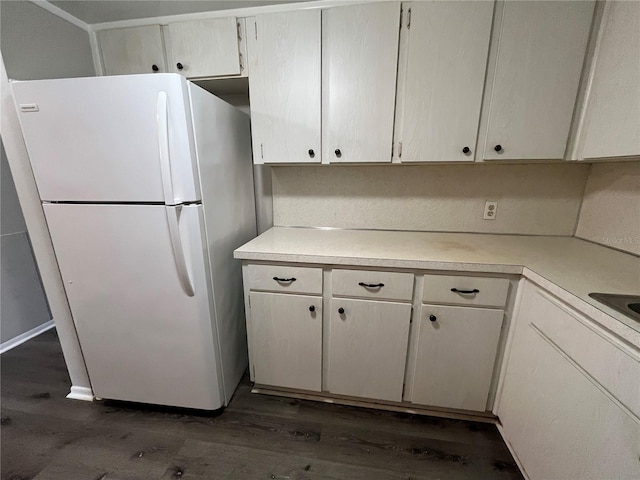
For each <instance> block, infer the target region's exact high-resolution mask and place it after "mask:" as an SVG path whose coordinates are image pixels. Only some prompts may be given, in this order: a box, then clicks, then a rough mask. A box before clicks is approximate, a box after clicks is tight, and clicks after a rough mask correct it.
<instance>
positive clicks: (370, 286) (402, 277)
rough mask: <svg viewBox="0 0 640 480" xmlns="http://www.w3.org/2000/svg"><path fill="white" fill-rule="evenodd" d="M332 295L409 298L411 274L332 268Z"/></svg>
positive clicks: (411, 285)
mask: <svg viewBox="0 0 640 480" xmlns="http://www.w3.org/2000/svg"><path fill="white" fill-rule="evenodd" d="M331 290H332V293H333V295H338V296H345V297H365V298H381V299H388V300H411V298H412V297H413V274H412V273H398V272H372V271H369V270H334V271H333V272H332V273H331Z"/></svg>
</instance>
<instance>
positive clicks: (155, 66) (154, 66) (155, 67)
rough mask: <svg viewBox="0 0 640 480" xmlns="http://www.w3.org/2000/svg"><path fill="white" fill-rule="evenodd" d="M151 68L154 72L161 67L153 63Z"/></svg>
mask: <svg viewBox="0 0 640 480" xmlns="http://www.w3.org/2000/svg"><path fill="white" fill-rule="evenodd" d="M151 70H153V71H154V72H157V71H158V70H160V69H159V68H158V65H156V64H153V65H151Z"/></svg>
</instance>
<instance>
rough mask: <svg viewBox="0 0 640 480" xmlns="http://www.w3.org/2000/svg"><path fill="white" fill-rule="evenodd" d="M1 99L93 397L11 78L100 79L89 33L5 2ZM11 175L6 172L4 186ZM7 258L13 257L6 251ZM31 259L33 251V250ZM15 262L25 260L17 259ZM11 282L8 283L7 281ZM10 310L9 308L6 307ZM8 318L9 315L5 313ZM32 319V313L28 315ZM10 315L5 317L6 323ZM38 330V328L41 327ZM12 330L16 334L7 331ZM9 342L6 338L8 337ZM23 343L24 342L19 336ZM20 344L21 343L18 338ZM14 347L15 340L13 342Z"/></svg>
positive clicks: (82, 379)
mask: <svg viewBox="0 0 640 480" xmlns="http://www.w3.org/2000/svg"><path fill="white" fill-rule="evenodd" d="M0 30H1V31H0V50H1V53H2V55H1V58H0V67H1V70H2V71H1V78H0V80H1V82H2V88H0V98H1V103H2V122H1V123H0V125H1V127H0V131H1V132H2V139H3V142H4V147H5V149H6V153H7V160H8V163H9V165H10V166H11V172H12V174H13V179H14V180H15V184H16V185H18V186H19V189H18V192H17V193H18V198H19V199H20V204H21V206H22V211H23V212H24V217H25V223H26V224H27V227H28V229H29V234H30V238H31V241H32V245H33V252H34V253H35V257H36V258H37V259H38V264H39V267H40V273H41V276H42V283H43V284H44V287H45V289H46V291H47V294H48V296H49V298H48V300H49V305H50V307H51V312H52V313H53V315H54V317H55V322H56V327H57V330H58V337H59V339H60V343H61V345H62V351H63V354H64V357H65V361H66V363H67V368H68V371H69V376H70V377H71V382H72V384H73V386H72V388H71V396H72V397H73V398H83V399H88V398H91V388H90V387H91V385H90V382H89V377H88V375H87V371H86V367H85V364H84V359H83V357H82V352H81V350H80V345H79V343H78V339H77V334H76V331H75V326H74V325H73V320H72V318H71V312H70V311H69V305H68V302H67V300H66V296H65V294H64V286H63V284H62V279H61V278H60V273H59V270H58V268H57V262H56V259H55V255H54V253H53V247H52V245H51V240H50V238H49V234H48V230H47V227H46V222H45V219H44V214H43V212H42V206H41V205H40V202H39V200H38V195H37V190H36V187H35V181H34V179H33V173H32V172H31V168H30V165H29V159H28V156H27V152H26V149H25V145H24V140H23V138H22V133H21V131H20V126H19V124H18V118H17V114H16V112H15V109H14V105H13V99H12V98H11V92H10V88H9V82H8V78H9V77H11V78H14V79H20V80H24V79H40V78H57V77H67V76H69V77H73V76H86V75H94V74H95V71H94V66H93V65H94V64H93V59H92V57H91V48H90V43H89V36H88V34H87V32H86V31H85V30H83V29H81V28H78V27H76V26H74V25H72V24H70V23H68V22H67V21H65V20H62V19H60V18H58V17H57V16H55V15H53V14H51V13H50V12H48V11H46V10H44V9H42V8H40V7H38V6H36V5H35V4H33V3H30V2H26V1H24V0H21V1H15V2H7V1H0ZM5 171H6V172H8V170H7V169H6V168H4V169H3V171H2V172H1V173H2V176H3V179H2V181H3V183H4V182H5V181H10V178H7V179H5V178H4V177H5V175H6V173H5ZM2 254H3V262H2V263H3V268H4V263H5V262H4V260H5V259H4V256H5V255H7V254H9V255H11V253H10V252H8V251H7V250H4V249H3V252H2ZM23 254H24V256H25V260H24V262H21V263H20V264H19V265H16V266H15V274H10V272H11V271H12V269H13V268H14V267H11V269H10V271H9V274H5V273H4V271H3V278H2V287H3V288H2V295H3V298H2V299H1V302H2V305H3V307H4V304H5V298H4V296H5V294H6V293H5V292H16V291H23V289H24V287H23V286H22V285H21V284H20V278H21V277H20V274H26V273H25V272H28V271H29V269H30V268H31V267H30V266H29V265H32V264H33V257H31V258H30V261H28V260H27V259H26V258H29V257H26V253H24V251H23ZM29 254H31V252H30V251H29ZM11 258H19V257H18V256H17V254H16V256H15V257H14V256H12V257H11ZM5 277H7V278H5ZM31 285H32V288H33V290H32V292H30V297H29V298H30V299H31V301H32V302H33V303H36V304H37V303H38V302H44V301H45V300H44V297H43V296H42V293H41V290H40V291H38V290H37V288H36V286H35V284H33V283H32V284H31ZM3 310H4V308H3ZM3 313H4V312H3ZM24 316H25V317H28V315H27V314H24ZM4 321H5V315H3V316H2V322H4ZM37 328H38V327H37ZM7 331H10V330H7ZM3 338H4V334H3ZM18 338H20V337H18ZM14 340H15V339H14ZM10 342H11V341H10Z"/></svg>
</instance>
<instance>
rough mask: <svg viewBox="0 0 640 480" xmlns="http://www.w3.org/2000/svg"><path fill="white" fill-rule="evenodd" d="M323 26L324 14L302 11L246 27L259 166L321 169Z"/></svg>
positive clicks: (262, 18) (258, 20)
mask: <svg viewBox="0 0 640 480" xmlns="http://www.w3.org/2000/svg"><path fill="white" fill-rule="evenodd" d="M320 20H321V13H320V10H301V11H297V12H284V13H274V14H270V15H260V16H258V17H256V18H255V25H254V26H253V28H251V26H250V25H249V26H248V27H247V30H248V32H249V33H250V34H249V36H248V39H247V41H248V47H249V55H250V58H249V62H250V69H251V78H250V81H249V95H250V97H251V136H252V138H253V156H254V163H256V164H262V163H320V160H321V150H320V148H321V147H320V145H321V143H320V118H321V117H320V105H321V104H320V80H321V77H320V61H321V58H320V42H321V35H320ZM249 23H250V22H248V24H249ZM251 33H253V35H251Z"/></svg>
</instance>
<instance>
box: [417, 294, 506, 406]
mask: <svg viewBox="0 0 640 480" xmlns="http://www.w3.org/2000/svg"><path fill="white" fill-rule="evenodd" d="M503 317H504V312H503V311H502V310H497V309H489V308H470V307H450V306H443V305H423V306H422V315H421V318H420V323H419V333H418V341H417V348H416V361H415V371H414V374H413V384H412V389H411V398H410V401H411V402H412V403H418V404H423V405H429V406H434V407H446V408H458V409H463V410H475V411H485V410H486V409H487V408H486V407H487V398H488V395H489V388H490V386H491V378H492V376H493V370H494V365H495V362H496V354H497V351H498V342H499V340H500V332H501V329H502V320H503Z"/></svg>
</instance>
